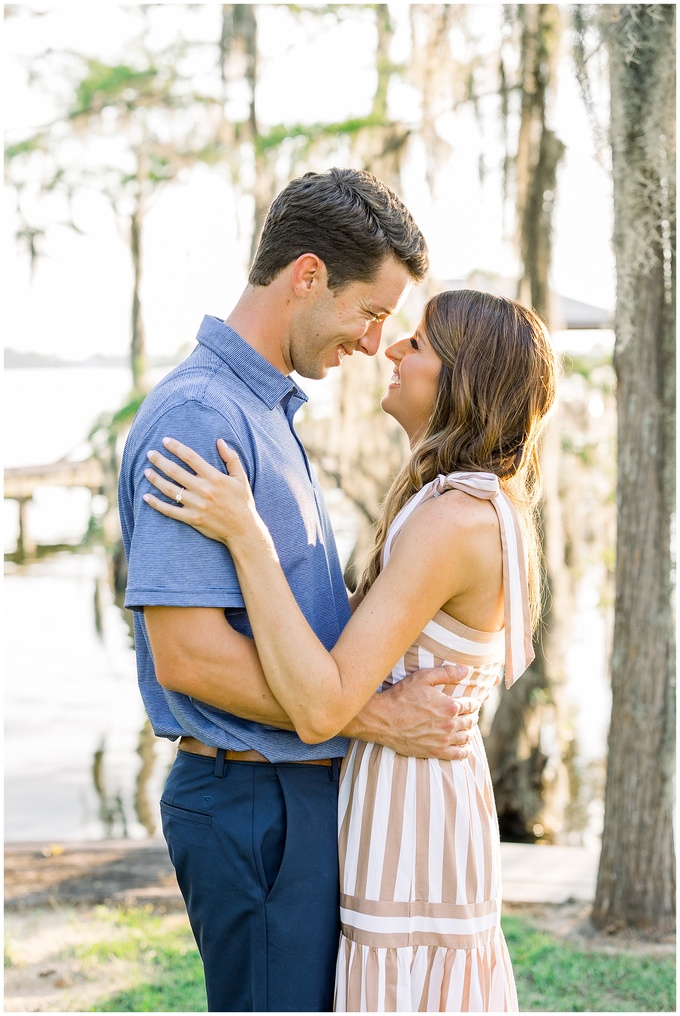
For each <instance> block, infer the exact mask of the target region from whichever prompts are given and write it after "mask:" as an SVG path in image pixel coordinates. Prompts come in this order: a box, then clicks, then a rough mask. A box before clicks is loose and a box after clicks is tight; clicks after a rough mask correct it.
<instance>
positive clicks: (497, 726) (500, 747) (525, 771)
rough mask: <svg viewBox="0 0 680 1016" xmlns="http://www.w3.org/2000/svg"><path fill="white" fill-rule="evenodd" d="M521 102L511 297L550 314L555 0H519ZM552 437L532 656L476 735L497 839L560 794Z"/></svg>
mask: <svg viewBox="0 0 680 1016" xmlns="http://www.w3.org/2000/svg"><path fill="white" fill-rule="evenodd" d="M516 10H517V12H518V17H519V19H520V23H521V28H522V38H521V82H522V106H521V117H520V127H519V134H518V140H517V159H516V174H517V206H518V232H517V246H518V250H519V253H520V255H521V259H522V278H521V279H520V283H519V292H518V296H519V299H520V300H522V302H523V303H526V304H528V305H529V306H533V307H534V308H535V309H536V311H537V312H538V313H539V314H540V315H541V317H542V318H543V319H544V320H545V321H546V322H548V323H550V318H551V306H550V292H549V272H550V265H551V257H552V210H553V206H554V197H555V189H556V185H557V166H558V163H559V160H560V158H561V157H562V153H563V151H564V145H563V144H562V142H561V141H560V140H559V139H558V138H557V136H556V135H555V133H554V132H553V131H552V130H550V129H549V127H548V126H547V116H548V108H549V102H550V98H551V94H552V92H553V91H554V88H555V63H556V59H555V58H556V54H557V51H558V47H559V40H560V31H561V25H560V18H561V15H560V12H559V10H558V8H557V6H556V5H555V4H521V5H519V7H518V8H516ZM559 457H560V437H559V429H558V424H557V422H555V423H553V427H552V429H551V431H550V433H549V434H548V436H547V437H546V439H545V441H544V443H543V447H542V449H541V465H542V471H543V479H544V502H543V506H542V511H541V517H542V518H541V521H542V527H541V528H542V534H543V537H542V540H543V553H544V560H545V589H544V600H545V609H544V613H543V617H542V622H541V628H540V637H539V638H538V639H537V641H536V647H535V648H536V659H535V661H534V663H533V664H532V666H531V667H530V669H529V671H528V672H527V673H526V674H525V675H524V677H523V678H522V680H521V681H519V682H518V683H517V684H516V685H515V686H514V687H513V688H512V690H511V691H510V692H507V691H506V690H505V689H503V690H501V693H500V698H499V702H498V708H497V710H496V713H495V715H494V719H493V724H492V727H491V730H490V731H489V733H488V734H487V736H486V738H485V744H486V749H487V754H488V758H489V767H490V769H491V776H492V780H493V785H494V793H495V797H496V806H497V810H498V821H499V826H500V830H501V836H502V837H503V838H504V839H508V840H515V841H528V842H533V841H535V840H537V839H547V840H554V839H556V838H558V837H559V833H560V832H561V830H562V826H563V819H564V812H565V809H566V806H567V802H568V777H567V773H566V770H565V766H564V763H563V754H564V749H565V745H564V744H563V741H562V736H561V727H562V723H561V713H562V707H561V686H562V685H563V682H564V677H565V674H564V663H563V661H564V644H565V635H564V623H563V619H564V616H565V614H566V613H567V608H568V596H569V592H568V577H567V569H566V563H565V560H564V537H563V526H562V517H561V507H560V499H559V484H558V476H559Z"/></svg>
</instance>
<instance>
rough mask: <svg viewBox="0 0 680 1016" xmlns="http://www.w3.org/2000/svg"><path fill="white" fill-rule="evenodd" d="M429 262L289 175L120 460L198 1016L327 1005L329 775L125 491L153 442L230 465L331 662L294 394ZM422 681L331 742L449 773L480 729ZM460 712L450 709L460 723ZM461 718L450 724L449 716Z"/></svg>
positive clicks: (326, 750) (141, 639)
mask: <svg viewBox="0 0 680 1016" xmlns="http://www.w3.org/2000/svg"><path fill="white" fill-rule="evenodd" d="M427 268H428V255H427V248H426V245H425V241H424V239H423V237H422V235H421V233H420V231H419V230H418V228H417V226H416V224H415V222H414V221H413V219H412V217H411V215H410V214H409V212H408V211H407V209H406V208H405V207H404V205H403V204H402V203H401V201H400V200H399V199H398V198H397V196H396V195H395V194H393V193H392V192H391V191H390V190H389V189H388V188H387V187H385V186H384V185H383V184H382V183H380V181H378V180H377V179H376V178H375V177H373V176H372V175H371V174H369V173H365V172H354V171H351V170H339V169H333V170H330V171H329V172H328V173H324V174H316V173H308V174H306V175H305V176H304V177H301V178H299V179H297V180H293V181H292V183H290V184H289V185H288V186H287V187H286V188H285V189H284V190H283V191H282V192H281V194H280V195H279V196H278V197H277V198H276V200H275V201H274V202H273V204H272V206H271V209H270V210H269V214H268V216H267V220H266V222H265V225H264V228H263V232H262V237H261V239H260V243H259V247H258V250H257V253H256V255H255V259H254V262H253V265H252V267H251V270H250V275H249V283H248V286H247V287H246V289H245V291H244V293H243V294H242V296H241V297H240V299H239V301H238V303H237V304H236V307H235V308H234V310H233V311H232V313H231V314H230V315H229V317H228V318H227V320H226V322H222V321H220V320H218V319H216V318H205V319H204V321H203V324H202V326H201V329H200V331H199V333H198V342H199V345H198V347H197V348H196V349H195V350H194V352H193V353H192V354H191V356H190V357H189V358H188V359H187V360H186V361H185V362H184V363H182V364H180V366H179V367H177V368H176V369H175V370H174V371H173V372H172V373H171V374H170V375H169V376H168V377H167V378H165V379H164V380H163V381H162V382H161V383H160V384H159V385H158V386H157V387H156V388H155V389H154V390H153V392H151V394H150V395H149V396H148V397H147V399H146V400H145V402H144V405H143V406H142V408H141V409H140V412H139V413H138V415H137V418H136V420H135V422H134V425H133V427H132V431H131V433H130V436H129V439H128V443H127V446H126V449H125V454H124V456H123V464H122V469H121V484H120V511H121V519H122V525H123V536H124V540H125V548H126V553H127V555H128V559H129V576H128V589H127V599H126V603H127V606H129V607H131V608H132V609H133V610H134V611H135V632H136V647H137V659H138V674H139V683H140V689H141V693H142V696H143V699H144V703H145V705H146V708H147V711H148V713H149V716H150V718H151V722H152V724H153V728H154V731H155V733H156V734H157V735H158V736H161V737H170V738H173V739H174V738H178V737H179V738H180V750H179V752H178V754H177V758H176V761H175V763H174V765H173V768H172V770H171V773H170V776H169V778H168V782H167V784H166V787H165V790H164V793H163V799H162V801H161V810H162V814H163V830H164V834H165V837H166V839H167V842H168V848H169V851H170V855H171V858H172V861H173V864H174V866H175V869H176V872H177V878H178V881H179V884H180V888H181V890H182V893H183V895H184V898H185V901H186V904H187V910H188V913H189V918H190V920H191V924H192V928H193V931H194V934H195V936H196V941H197V943H198V946H199V949H200V952H201V956H202V959H203V964H204V968H205V978H206V987H207V993H208V1004H209V1008H210V1010H211V1011H221V1012H226V1011H239V1010H240V1011H279V1010H291V1011H309V1012H315V1011H327V1010H330V1009H331V1008H332V998H333V981H334V966H335V953H336V948H337V942H338V930H339V924H338V913H339V901H338V873H337V845H336V809H337V780H338V767H339V761H340V759H341V758H342V756H343V755H344V754H345V751H346V746H347V741H346V739H345V738H344V737H336V738H333V739H332V740H331V741H328V742H326V743H324V744H318V745H308V744H304V743H303V742H302V741H301V740H300V739H299V738H298V737H297V735H296V733H295V732H294V730H293V728H292V724H291V723H290V721H289V719H288V717H287V716H286V714H285V713H284V712H283V711H282V709H281V707H280V706H279V704H278V702H277V701H276V699H275V698H274V697H273V695H272V694H271V692H270V691H269V688H268V686H267V684H266V681H265V680H264V675H263V673H262V670H261V668H260V664H259V659H258V655H257V649H256V646H255V644H254V642H253V640H252V637H251V631H250V628H249V625H248V618H247V616H246V613H245V610H244V605H243V598H242V596H241V592H240V589H239V585H238V582H237V579H236V574H235V569H234V565H233V563H232V560H231V557H230V555H229V553H228V551H227V550H226V548H225V547H223V546H222V545H221V544H218V543H216V542H213V541H210V540H207V539H205V538H204V537H202V536H201V535H200V534H199V533H197V532H196V531H195V530H194V529H192V528H191V527H189V526H184V525H181V524H179V523H177V522H176V521H172V520H168V519H164V518H163V517H162V516H161V515H159V514H158V513H157V512H154V511H153V510H151V509H149V508H148V507H147V506H146V505H145V504H144V503H143V501H142V495H143V494H144V493H145V492H146V491H147V490H150V489H151V487H150V485H149V484H148V482H147V481H146V480H145V479H144V470H145V467H146V466H147V465H148V462H147V459H146V453H147V451H148V450H150V449H152V448H158V447H159V446H160V443H161V441H162V438H163V437H164V436H171V437H176V438H178V439H180V440H182V441H185V442H187V443H189V444H190V445H191V446H192V447H193V448H195V449H196V450H197V451H198V452H199V453H200V454H201V455H203V456H204V457H205V458H206V459H207V460H208V461H211V462H213V464H215V465H217V466H219V467H220V468H223V467H222V463H221V459H220V457H219V455H218V453H217V450H216V440H217V438H218V437H223V438H225V439H226V440H227V441H228V443H229V444H230V446H231V447H232V448H234V449H236V451H237V452H238V454H239V456H240V458H241V461H242V463H243V465H244V468H245V469H246V471H247V473H248V477H249V480H250V482H251V485H252V487H253V492H254V496H255V500H256V502H257V506H258V509H259V511H260V513H261V515H262V517H263V519H264V521H265V523H266V524H267V526H268V527H269V529H270V531H271V533H272V536H273V538H274V541H275V543H276V547H277V550H278V553H279V557H280V560H281V563H282V566H283V568H284V570H285V572H286V575H287V578H288V581H289V583H290V585H291V588H292V590H293V592H294V594H295V596H296V598H297V600H298V603H299V604H300V607H301V609H302V610H303V612H304V614H305V616H306V618H307V620H308V621H309V623H310V625H311V626H312V628H313V629H314V631H315V632H316V634H317V635H318V637H319V638H320V639H321V641H322V642H323V644H324V645H325V646H326V647H327V648H329V649H330V648H331V647H332V646H333V645H334V644H335V642H336V640H337V638H338V636H339V634H340V632H341V631H342V628H343V627H344V625H345V624H346V622H347V619H348V617H349V613H350V611H349V605H348V601H347V595H346V591H345V587H344V583H343V581H342V573H341V569H340V565H339V562H338V557H337V552H336V548H335V543H334V540H333V534H332V532H331V527H330V522H329V519H328V515H327V512H326V507H325V505H324V500H323V496H322V493H321V490H320V488H319V486H318V484H317V481H316V480H315V478H314V475H313V473H312V471H311V469H310V466H309V462H308V460H307V457H306V454H305V452H304V449H303V447H302V445H301V443H300V441H299V439H298V437H297V435H296V433H295V430H294V429H293V417H294V415H295V412H296V411H297V409H298V408H299V407H300V406H301V405H302V404H303V402H304V401H306V396H305V395H304V393H303V392H302V391H301V390H300V389H299V388H298V386H297V385H296V383H295V382H294V381H293V380H292V379H291V377H289V374H290V373H291V371H293V370H295V371H297V373H298V374H300V375H302V376H303V377H308V378H321V377H324V376H325V375H326V373H327V372H328V370H329V368H330V367H333V366H338V365H339V364H340V363H341V361H342V359H343V358H344V357H345V356H351V355H353V353H354V352H356V351H357V350H359V351H361V352H363V353H365V354H367V355H369V356H373V355H374V354H375V353H376V352H377V350H378V346H379V344H380V337H381V332H382V327H383V322H384V321H385V319H386V318H387V317H388V316H389V315H390V314H392V313H394V311H395V310H396V309H397V307H398V306H399V304H400V302H401V300H402V299H403V298H404V296H405V294H406V292H407V291H408V289H409V287H410V285H411V284H412V283H413V282H419V281H421V280H422V278H423V277H424V276H425V273H426V271H427ZM450 680H451V676H450V675H449V673H448V672H446V671H444V670H442V669H437V670H433V671H426V672H422V673H421V674H419V675H414V676H413V677H412V678H410V679H407V680H406V681H404V682H402V683H401V684H399V685H397V686H395V688H394V689H392V690H390V691H389V692H386V693H383V694H381V695H375V696H374V697H373V700H372V701H371V702H369V704H368V705H367V706H366V707H365V708H364V710H363V711H362V713H361V714H360V715H359V716H358V717H356V718H355V720H354V721H353V722H352V723H351V724H350V727H349V729H348V730H346V731H345V732H344V733H346V734H347V735H348V736H355V737H359V738H362V739H364V740H371V741H377V742H379V743H382V744H386V745H389V746H390V747H392V748H394V749H395V750H396V751H399V752H401V753H403V754H411V755H421V756H422V755H426V756H427V755H434V756H437V755H439V756H446V757H461V756H462V755H463V754H465V751H466V749H465V747H464V746H465V743H466V739H467V737H468V734H467V728H469V727H471V726H472V724H473V723H474V721H475V720H476V715H475V714H474V713H473V712H468V713H466V714H463V712H462V709H461V706H460V704H457V703H455V702H454V701H453V700H452V699H451V698H450V697H449V696H446V695H443V694H442V693H441V691H440V690H438V689H437V688H436V685H437V684H439V685H441V684H442V683H445V682H449V681H450ZM463 708H464V707H463ZM459 709H461V713H460V715H457V713H458V710H459Z"/></svg>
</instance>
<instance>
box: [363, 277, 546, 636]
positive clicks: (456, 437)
mask: <svg viewBox="0 0 680 1016" xmlns="http://www.w3.org/2000/svg"><path fill="white" fill-rule="evenodd" d="M423 327H424V329H425V333H426V335H427V338H428V341H429V342H430V343H431V345H432V348H433V349H434V351H435V353H436V354H437V356H438V357H439V359H440V360H441V362H442V367H441V371H440V374H439V383H438V388H437V395H436V398H435V403H434V407H433V409H432V414H431V416H430V419H429V421H428V424H427V426H426V428H425V430H424V432H423V434H422V435H420V436H419V438H418V440H417V443H416V445H415V447H414V448H413V450H412V452H411V455H410V457H409V459H408V461H407V463H406V465H405V466H404V467H403V469H402V470H401V471H400V473H399V474H398V475H397V477H396V479H395V481H394V483H393V484H392V486H391V487H390V490H389V491H388V493H387V496H386V498H385V501H384V504H383V510H382V514H381V516H380V519H379V521H378V525H377V531H376V538H375V544H374V547H373V550H372V552H371V556H370V558H369V561H368V565H367V567H366V570H365V572H364V575H363V577H362V580H361V583H360V586H359V588H360V590H361V591H362V592H364V593H365V592H366V591H367V590H368V589H369V587H370V586H371V585H372V584H373V582H374V581H375V579H376V578H377V576H378V573H379V571H380V561H381V553H382V548H383V545H384V543H385V539H386V537H387V532H388V530H389V527H390V525H391V523H392V521H393V520H394V518H395V516H396V515H397V513H398V512H399V511H400V510H401V508H403V506H404V505H405V504H406V502H407V501H408V500H409V499H410V498H411V497H412V496H413V495H414V494H416V493H417V492H418V491H419V490H421V489H422V488H423V487H424V486H425V484H426V483H429V482H430V481H431V480H434V479H435V477H436V476H438V475H439V474H440V473H443V474H447V473H453V472H459V471H472V472H477V471H483V472H490V473H495V474H496V476H498V478H499V481H500V484H501V488H502V490H503V491H504V492H505V493H506V494H507V495H508V497H509V498H510V499H511V500H512V502H513V504H514V506H515V508H516V510H517V513H518V515H519V518H520V522H521V524H522V528H523V530H524V535H525V539H526V543H527V549H528V556H529V601H530V605H531V618H532V622H533V624H534V625H536V623H537V622H538V617H539V613H540V560H541V559H540V543H539V538H538V528H537V519H536V514H537V507H538V502H539V500H540V495H541V482H540V469H539V464H538V441H539V437H540V435H541V433H542V431H543V429H544V426H545V422H546V418H547V416H548V414H549V412H550V409H551V408H552V406H553V404H554V401H555V394H556V385H557V380H556V379H557V366H556V359H555V354H554V352H553V349H552V346H551V344H550V338H549V335H548V332H547V329H546V327H545V325H544V324H543V322H542V321H541V319H540V318H539V317H538V315H537V314H536V313H535V312H534V311H532V310H529V309H528V308H527V307H523V306H522V305H521V304H519V303H516V302H515V301H514V300H507V299H505V298H503V297H499V296H492V295H491V294H490V293H480V292H477V291H475V290H471V289H463V290H455V291H451V292H446V293H439V294H438V295H437V296H435V297H433V298H432V299H431V300H430V301H429V302H428V303H427V305H426V307H425V312H424V315H423Z"/></svg>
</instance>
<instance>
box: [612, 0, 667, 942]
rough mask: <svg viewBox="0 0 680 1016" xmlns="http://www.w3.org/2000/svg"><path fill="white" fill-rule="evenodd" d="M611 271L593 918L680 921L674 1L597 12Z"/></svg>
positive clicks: (663, 928) (661, 925)
mask: <svg viewBox="0 0 680 1016" xmlns="http://www.w3.org/2000/svg"><path fill="white" fill-rule="evenodd" d="M602 17H603V19H604V21H605V25H604V28H605V35H606V38H607V41H608V50H609V68H610V70H609V72H610V84H611V146H612V160H613V169H614V248H615V253H616V270H617V305H616V346H615V354H614V365H615V368H616V374H617V381H618V490H617V561H616V601H615V620H614V646H613V652H612V661H611V678H612V718H611V727H610V732H609V756H608V765H607V785H606V793H605V821H604V835H603V841H602V854H601V858H600V869H599V874H598V882H597V893H596V898H595V906H594V910H593V920H594V922H595V923H596V925H597V926H598V927H606V928H608V929H610V930H616V929H618V928H625V927H629V928H635V929H640V930H646V931H649V932H655V933H661V934H663V933H667V932H669V931H671V930H672V929H673V928H674V927H675V865H674V843H673V827H672V815H673V804H674V771H675V755H674V740H675V678H674V674H675V644H674V633H673V618H672V610H671V595H672V587H671V571H672V559H671V550H670V541H671V516H672V513H673V511H674V462H675V447H674V438H675V395H674V387H675V386H674V381H675V369H674V337H675V310H674V308H675V261H674V258H673V249H672V243H673V241H674V237H675V193H674V153H675V144H674V142H675V133H674V108H675V51H674V42H675V10H674V7H672V6H670V5H647V4H630V5H618V4H617V5H613V6H609V7H603V8H602Z"/></svg>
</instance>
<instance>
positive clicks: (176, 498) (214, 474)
mask: <svg viewBox="0 0 680 1016" xmlns="http://www.w3.org/2000/svg"><path fill="white" fill-rule="evenodd" d="M163 445H164V447H165V448H166V449H167V450H168V451H169V452H171V453H172V454H173V455H175V456H176V457H177V458H178V459H181V460H182V462H184V463H186V465H187V466H189V468H190V469H191V470H193V472H189V470H188V469H184V468H183V467H182V466H180V465H178V464H177V463H176V462H173V461H172V459H169V458H166V456H164V455H162V454H161V453H160V452H158V451H156V450H153V451H149V452H147V458H148V459H149V461H150V462H151V463H152V465H153V466H155V469H151V468H149V469H145V471H144V475H145V476H146V478H147V480H148V481H149V483H151V484H153V486H154V487H156V489H157V490H159V491H160V492H161V494H165V496H166V497H168V498H171V501H164V500H162V499H161V498H159V497H156V496H155V495H153V494H144V500H145V501H146V503H147V504H148V505H150V506H151V507H152V508H155V510H156V511H157V512H160V513H161V515H166V516H167V517H168V518H171V519H177V521H179V522H185V523H186V524H187V525H189V526H192V527H193V528H194V529H196V530H198V532H199V533H202V534H203V536H207V537H209V538H210V539H211V540H217V541H219V542H220V543H225V544H226V545H227V546H228V547H230V548H233V547H234V545H235V544H237V543H238V542H239V541H242V540H248V539H251V538H252V537H253V536H255V535H259V536H261V535H262V533H263V532H264V533H266V534H267V538H268V539H271V538H270V537H269V533H268V531H267V529H266V526H265V525H264V523H263V521H262V519H261V518H260V516H259V515H258V512H257V508H256V507H255V501H254V499H253V493H252V490H251V489H250V484H249V483H248V477H247V476H246V474H245V471H244V469H243V466H242V465H241V461H240V459H239V457H238V455H237V454H236V452H235V451H233V450H232V449H231V448H229V446H228V445H227V443H226V441H224V440H223V439H222V438H219V439H218V441H217V450H218V452H219V454H220V457H221V458H222V461H223V462H224V464H225V466H226V470H227V471H226V472H222V471H221V470H219V469H216V468H215V466H212V465H211V464H210V463H209V462H206V460H205V459H204V458H202V456H200V455H199V454H198V452H195V451H193V449H191V448H189V447H188V446H187V445H185V444H182V443H181V442H180V441H177V440H175V439H174V438H171V437H166V438H163ZM156 470H158V472H157V471H156ZM162 474H165V475H162Z"/></svg>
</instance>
